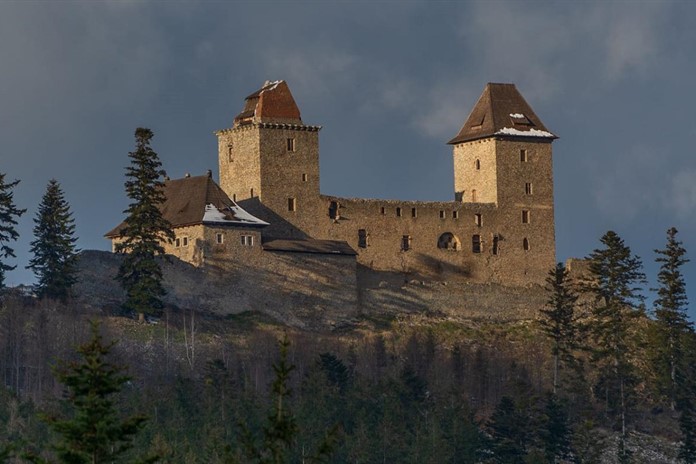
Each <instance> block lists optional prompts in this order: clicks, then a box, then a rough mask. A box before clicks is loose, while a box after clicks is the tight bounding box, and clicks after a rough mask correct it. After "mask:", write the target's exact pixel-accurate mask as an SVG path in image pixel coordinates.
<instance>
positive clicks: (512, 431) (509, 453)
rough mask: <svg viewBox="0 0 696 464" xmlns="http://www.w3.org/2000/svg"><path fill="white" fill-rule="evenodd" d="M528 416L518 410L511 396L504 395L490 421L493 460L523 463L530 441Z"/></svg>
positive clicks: (502, 462) (514, 463) (505, 462)
mask: <svg viewBox="0 0 696 464" xmlns="http://www.w3.org/2000/svg"><path fill="white" fill-rule="evenodd" d="M527 425H528V424H527V418H525V416H524V414H522V413H521V412H520V411H518V409H517V407H516V406H515V403H514V401H512V398H510V397H509V396H503V397H502V398H501V399H500V402H499V403H498V405H497V406H496V408H495V411H493V414H492V415H491V418H490V421H489V424H488V426H489V428H490V430H491V437H492V445H493V461H494V462H497V463H500V464H518V463H519V464H521V463H523V462H524V457H525V454H526V452H527V451H526V444H527V442H528V441H529V435H528V433H527V430H528V427H527Z"/></svg>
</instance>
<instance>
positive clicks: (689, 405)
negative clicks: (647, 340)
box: [676, 330, 696, 464]
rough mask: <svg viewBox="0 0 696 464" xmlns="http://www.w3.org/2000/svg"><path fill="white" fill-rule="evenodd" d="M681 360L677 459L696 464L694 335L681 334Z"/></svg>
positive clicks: (695, 360) (677, 406) (689, 332)
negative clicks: (679, 444)
mask: <svg viewBox="0 0 696 464" xmlns="http://www.w3.org/2000/svg"><path fill="white" fill-rule="evenodd" d="M680 343H681V344H682V347H683V352H682V354H683V359H682V360H681V362H680V366H681V369H679V371H678V372H679V375H678V376H677V379H678V383H677V385H678V388H677V392H676V393H677V400H676V409H677V410H678V411H679V430H680V431H681V435H682V437H681V446H680V447H679V458H680V459H681V460H682V462H684V463H686V464H696V334H694V332H693V330H689V331H688V332H687V333H686V334H682V337H681V339H680Z"/></svg>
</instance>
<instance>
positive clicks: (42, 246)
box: [27, 179, 78, 300]
mask: <svg viewBox="0 0 696 464" xmlns="http://www.w3.org/2000/svg"><path fill="white" fill-rule="evenodd" d="M34 224H35V225H34V241H33V242H31V252H32V254H33V255H34V257H33V258H31V260H29V266H27V268H29V269H31V270H32V271H34V274H35V275H36V277H37V278H38V284H37V293H38V295H39V296H40V297H42V298H44V297H46V298H54V299H59V300H66V299H67V298H68V297H69V296H70V293H71V289H72V287H73V285H74V284H75V283H76V282H77V271H78V269H77V252H78V250H77V249H76V248H75V242H76V241H77V239H76V238H75V223H74V220H73V218H72V213H71V212H70V206H69V205H68V202H67V201H66V200H65V198H64V197H63V191H62V190H61V188H60V184H59V183H58V181H57V180H55V179H51V180H50V181H49V183H48V187H47V188H46V193H45V194H44V196H43V199H42V200H41V204H40V205H39V211H38V212H37V214H36V218H34Z"/></svg>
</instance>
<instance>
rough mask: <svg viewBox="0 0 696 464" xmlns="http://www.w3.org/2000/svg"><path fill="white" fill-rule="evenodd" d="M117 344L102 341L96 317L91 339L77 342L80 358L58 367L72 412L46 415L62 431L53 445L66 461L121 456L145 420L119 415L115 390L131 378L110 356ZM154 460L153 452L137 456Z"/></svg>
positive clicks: (80, 463)
mask: <svg viewBox="0 0 696 464" xmlns="http://www.w3.org/2000/svg"><path fill="white" fill-rule="evenodd" d="M113 346H114V343H111V344H104V342H103V340H102V337H101V335H100V333H99V325H98V324H97V323H94V322H93V323H92V337H91V339H90V340H89V341H88V342H86V343H85V344H83V345H81V346H79V347H78V348H77V351H78V353H79V354H80V356H81V360H80V361H77V362H71V363H69V364H67V365H63V366H59V367H57V368H56V369H55V370H54V372H55V375H56V377H57V379H58V381H59V382H60V383H62V384H63V385H64V387H65V391H64V402H65V403H66V406H67V408H68V409H69V410H70V411H71V414H70V416H69V417H54V416H44V420H45V421H46V422H47V424H48V425H49V427H50V428H51V429H53V431H54V432H56V433H57V435H58V436H59V437H60V440H59V441H58V442H57V443H55V445H54V449H55V453H56V456H57V457H58V459H59V460H60V462H62V463H66V464H67V463H70V464H83V463H84V464H92V463H107V462H108V463H116V462H122V460H123V458H124V457H125V456H124V455H125V454H126V452H127V451H128V450H129V449H130V448H131V447H132V440H133V438H134V437H135V435H136V434H137V433H138V432H139V430H140V429H141V428H142V427H143V425H144V423H145V420H146V419H145V417H144V416H132V417H128V418H125V419H122V418H121V417H119V413H118V408H117V404H116V401H115V399H114V395H117V394H118V393H119V392H120V391H121V390H122V389H123V386H124V385H125V384H126V383H127V382H129V381H130V380H131V379H130V377H128V376H126V375H123V368H122V367H120V366H115V365H113V364H111V363H110V362H109V361H108V355H109V353H110V351H111V348H112V347H113ZM33 460H34V461H35V462H40V460H39V459H33ZM155 461H156V459H155V458H154V457H153V458H147V459H143V460H141V461H139V462H155Z"/></svg>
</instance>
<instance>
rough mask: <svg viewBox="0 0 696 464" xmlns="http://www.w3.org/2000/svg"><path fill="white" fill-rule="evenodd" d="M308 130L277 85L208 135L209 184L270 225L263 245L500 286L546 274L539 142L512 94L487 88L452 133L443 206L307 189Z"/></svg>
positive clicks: (315, 130)
mask: <svg viewBox="0 0 696 464" xmlns="http://www.w3.org/2000/svg"><path fill="white" fill-rule="evenodd" d="M320 129H321V127H320V126H311V125H306V124H304V123H303V121H302V119H301V116H300V111H299V108H298V106H297V104H296V102H295V100H294V98H293V96H292V94H291V92H290V89H289V88H288V85H287V84H286V83H285V82H284V81H276V82H267V83H266V84H265V85H264V86H263V87H262V88H261V89H259V90H258V91H256V92H254V93H252V94H251V95H249V96H248V97H247V98H246V100H245V106H244V109H243V111H242V112H241V113H240V114H238V115H237V116H236V117H235V119H234V123H233V126H232V128H230V129H225V130H221V131H219V132H217V136H218V147H219V169H220V171H219V172H220V186H221V187H222V189H223V190H224V192H225V193H226V194H227V195H228V196H229V197H230V198H231V199H232V200H234V201H235V202H237V203H238V204H239V205H240V206H242V207H243V208H244V209H246V210H247V211H249V212H250V213H252V214H254V215H255V216H256V217H258V218H260V219H262V220H263V221H265V222H268V223H269V224H270V225H269V226H268V227H267V228H266V229H265V230H264V240H267V239H279V238H280V239H291V240H308V241H309V240H334V241H345V242H347V243H348V244H350V245H351V247H352V248H353V249H355V250H356V251H357V252H358V255H357V259H358V263H359V264H361V265H363V266H365V267H368V268H371V269H374V270H379V271H396V272H404V273H413V274H416V275H423V276H429V277H434V278H438V277H440V278H447V279H453V278H462V279H466V280H472V281H477V282H488V281H490V282H497V283H503V284H509V285H527V284H533V283H543V282H544V279H545V277H546V273H547V272H548V270H549V269H551V267H553V266H554V264H555V236H554V211H553V168H552V151H551V145H552V142H553V140H555V139H556V138H557V137H556V136H555V135H554V134H552V133H551V132H549V131H548V130H547V129H546V127H545V126H544V125H543V123H542V122H541V120H540V119H539V118H538V117H537V115H536V114H535V113H534V111H533V110H532V108H531V107H530V106H529V105H528V104H527V102H526V101H525V100H524V98H523V97H522V95H521V94H520V93H519V92H518V90H517V89H516V87H515V86H514V85H513V84H488V85H487V86H486V88H485V89H484V91H483V94H482V95H481V97H480V98H479V100H478V102H477V103H476V105H475V106H474V109H473V110H472V112H471V114H470V115H469V117H468V119H467V120H466V122H465V123H464V125H463V127H462V129H461V130H460V132H459V133H458V134H457V136H456V137H454V138H453V139H452V140H450V141H449V144H450V145H452V146H453V155H454V186H455V192H454V200H453V201H450V202H425V201H394V200H377V199H354V198H353V199H348V198H339V197H333V196H329V195H322V194H321V193H320V191H319V130H320Z"/></svg>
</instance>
